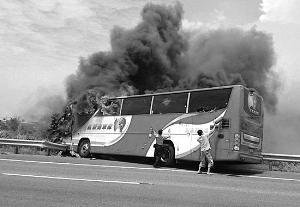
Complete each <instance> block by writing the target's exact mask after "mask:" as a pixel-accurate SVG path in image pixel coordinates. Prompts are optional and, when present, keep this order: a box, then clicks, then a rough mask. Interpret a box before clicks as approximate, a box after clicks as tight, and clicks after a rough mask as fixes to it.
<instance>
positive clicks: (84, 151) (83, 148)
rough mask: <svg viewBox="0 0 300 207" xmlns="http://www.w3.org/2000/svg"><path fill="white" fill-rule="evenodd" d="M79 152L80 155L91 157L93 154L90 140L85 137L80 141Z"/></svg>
mask: <svg viewBox="0 0 300 207" xmlns="http://www.w3.org/2000/svg"><path fill="white" fill-rule="evenodd" d="M78 154H79V155H80V157H85V158H86V157H89V156H90V155H91V143H90V140H88V139H84V140H82V142H80V145H79V147H78Z"/></svg>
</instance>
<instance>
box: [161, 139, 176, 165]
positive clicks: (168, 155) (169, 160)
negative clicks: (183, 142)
mask: <svg viewBox="0 0 300 207" xmlns="http://www.w3.org/2000/svg"><path fill="white" fill-rule="evenodd" d="M161 161H162V163H163V164H164V165H168V166H169V165H172V164H174V161H175V150H174V147H172V146H171V145H169V144H167V145H165V147H164V148H163V153H162V156H161Z"/></svg>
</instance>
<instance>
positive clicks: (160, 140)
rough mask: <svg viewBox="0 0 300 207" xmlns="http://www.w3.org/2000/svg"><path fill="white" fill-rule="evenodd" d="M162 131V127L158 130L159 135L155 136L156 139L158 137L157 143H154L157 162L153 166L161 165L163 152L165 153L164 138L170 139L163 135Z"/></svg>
mask: <svg viewBox="0 0 300 207" xmlns="http://www.w3.org/2000/svg"><path fill="white" fill-rule="evenodd" d="M162 132H163V130H162V129H160V130H158V134H157V136H155V139H156V144H154V148H155V151H154V158H155V162H154V164H153V167H159V166H160V160H161V157H162V154H163V147H164V146H163V144H164V140H166V139H168V137H164V136H162Z"/></svg>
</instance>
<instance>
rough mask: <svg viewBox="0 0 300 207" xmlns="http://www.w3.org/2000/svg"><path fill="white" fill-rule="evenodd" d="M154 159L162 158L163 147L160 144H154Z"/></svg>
mask: <svg viewBox="0 0 300 207" xmlns="http://www.w3.org/2000/svg"><path fill="white" fill-rule="evenodd" d="M153 147H154V149H155V151H154V157H161V156H162V154H163V147H164V146H163V145H159V144H154V146H153Z"/></svg>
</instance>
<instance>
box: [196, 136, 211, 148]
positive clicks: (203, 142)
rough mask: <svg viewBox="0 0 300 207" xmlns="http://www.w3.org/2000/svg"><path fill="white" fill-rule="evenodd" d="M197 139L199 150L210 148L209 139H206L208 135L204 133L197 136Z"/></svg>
mask: <svg viewBox="0 0 300 207" xmlns="http://www.w3.org/2000/svg"><path fill="white" fill-rule="evenodd" d="M197 141H198V142H199V143H200V150H201V152H204V151H206V150H209V149H210V144H209V140H208V137H207V136H206V135H202V136H199V138H198V139H197Z"/></svg>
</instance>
